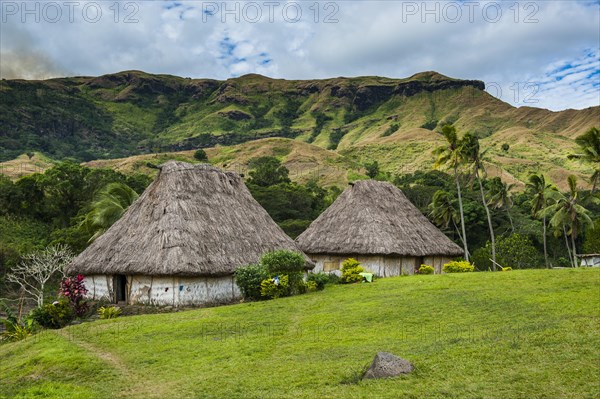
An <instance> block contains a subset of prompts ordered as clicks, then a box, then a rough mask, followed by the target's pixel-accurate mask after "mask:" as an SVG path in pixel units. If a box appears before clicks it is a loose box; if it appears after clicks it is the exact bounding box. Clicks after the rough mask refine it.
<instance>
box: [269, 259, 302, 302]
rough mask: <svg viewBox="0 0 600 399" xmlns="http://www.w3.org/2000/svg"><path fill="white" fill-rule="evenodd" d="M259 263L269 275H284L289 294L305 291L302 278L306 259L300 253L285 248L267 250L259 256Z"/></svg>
mask: <svg viewBox="0 0 600 399" xmlns="http://www.w3.org/2000/svg"><path fill="white" fill-rule="evenodd" d="M260 264H261V265H263V266H264V267H265V268H266V269H267V272H268V273H269V275H270V276H271V277H276V276H283V275H286V276H287V280H288V282H289V291H290V292H289V293H290V294H291V295H294V294H302V293H304V292H306V287H304V281H303V279H302V276H303V273H304V267H305V265H306V261H305V260H304V256H303V255H302V254H301V253H299V252H294V251H287V250H278V251H273V252H267V253H266V254H264V255H263V256H262V257H261V258H260Z"/></svg>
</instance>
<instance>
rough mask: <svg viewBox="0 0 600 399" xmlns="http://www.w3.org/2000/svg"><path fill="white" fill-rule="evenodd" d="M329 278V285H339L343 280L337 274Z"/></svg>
mask: <svg viewBox="0 0 600 399" xmlns="http://www.w3.org/2000/svg"><path fill="white" fill-rule="evenodd" d="M327 278H328V281H327V284H339V283H340V280H341V278H340V276H338V275H337V274H335V273H329V274H328V275H327Z"/></svg>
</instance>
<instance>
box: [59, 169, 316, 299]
mask: <svg viewBox="0 0 600 399" xmlns="http://www.w3.org/2000/svg"><path fill="white" fill-rule="evenodd" d="M277 249H288V250H293V251H298V252H300V250H299V249H298V246H297V245H296V244H295V243H294V241H293V240H292V239H291V238H289V237H288V236H287V235H286V234H285V233H284V232H283V230H281V229H280V228H279V226H277V224H276V223H275V222H274V221H273V219H271V217H270V216H269V215H268V214H267V212H266V211H265V210H264V209H263V208H262V207H261V206H260V205H259V204H258V202H256V201H255V200H254V198H252V195H251V194H250V192H249V191H248V189H247V188H246V186H245V185H244V182H243V181H242V179H241V178H240V176H238V175H237V174H235V173H231V172H223V171H222V170H220V169H217V168H215V167H212V166H210V165H191V164H187V163H183V162H175V161H170V162H167V163H166V164H165V165H163V166H162V168H161V170H160V172H159V174H158V177H157V178H156V180H155V181H154V182H153V183H152V184H151V185H150V186H149V187H148V188H147V189H146V191H144V193H143V194H142V195H141V196H140V197H139V199H138V200H137V201H136V202H135V203H134V204H132V205H131V206H130V207H129V209H128V210H127V211H126V212H125V214H124V215H123V217H122V218H121V219H120V220H119V221H117V222H116V223H115V224H114V225H113V226H112V227H111V228H110V229H108V230H107V231H106V232H105V233H104V234H103V235H102V236H100V237H99V238H98V239H96V240H95V241H94V242H93V243H92V244H91V245H90V246H89V247H88V248H87V249H86V250H85V251H83V252H82V253H81V254H80V255H79V256H78V257H76V258H75V260H74V261H73V262H72V263H71V264H70V265H69V267H68V270H67V272H68V273H69V274H76V273H81V274H83V275H85V276H86V280H85V283H86V286H87V287H88V289H89V293H88V295H89V296H90V297H91V298H94V299H101V298H104V299H109V300H111V301H113V302H120V301H125V302H126V303H148V304H156V305H174V306H177V305H186V304H191V305H196V304H202V303H215V302H226V301H230V300H234V299H236V298H239V297H240V292H239V290H238V287H237V285H236V284H235V282H234V279H233V272H234V271H235V270H236V269H237V268H238V267H240V266H244V265H247V264H250V263H255V262H257V261H258V260H259V258H260V257H261V255H262V254H263V253H265V252H267V251H273V250H277ZM308 265H310V267H312V264H310V262H309V260H308V258H307V266H308Z"/></svg>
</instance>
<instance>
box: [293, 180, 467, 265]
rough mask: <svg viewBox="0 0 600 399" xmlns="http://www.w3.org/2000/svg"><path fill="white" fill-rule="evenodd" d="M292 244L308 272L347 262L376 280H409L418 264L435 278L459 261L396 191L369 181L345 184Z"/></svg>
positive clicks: (452, 245) (452, 249)
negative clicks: (310, 263)
mask: <svg viewBox="0 0 600 399" xmlns="http://www.w3.org/2000/svg"><path fill="white" fill-rule="evenodd" d="M296 242H297V243H298V245H299V247H300V249H302V250H303V251H304V253H306V254H307V255H308V256H309V257H310V258H311V260H312V261H313V262H314V263H315V268H314V270H313V271H314V272H320V271H324V272H336V271H337V270H340V269H341V264H342V262H343V261H344V260H345V259H347V258H350V257H352V258H355V259H357V260H358V261H359V262H360V263H361V264H362V266H363V267H364V268H365V269H366V270H367V271H369V272H371V273H374V274H375V275H377V276H380V277H388V276H398V275H401V274H413V273H414V272H415V270H416V269H418V268H419V267H420V266H421V264H426V265H429V266H433V267H434V269H435V272H436V273H441V271H442V266H443V265H444V264H445V263H447V262H449V261H451V260H452V259H453V258H454V257H457V256H461V255H463V251H462V249H461V248H460V247H459V246H458V245H456V244H455V243H454V242H452V241H451V240H450V239H449V238H448V237H446V235H444V233H442V232H441V231H440V230H439V229H438V228H437V227H435V226H434V225H433V224H431V223H430V222H429V220H427V218H426V217H425V216H423V214H422V213H421V212H420V211H419V210H418V209H417V208H416V207H415V206H414V205H413V204H412V203H411V202H410V201H409V200H408V198H406V196H405V195H404V193H402V191H400V190H399V189H398V188H396V187H395V186H394V185H392V184H390V183H386V182H379V181H373V180H365V181H357V182H355V183H353V184H351V186H350V187H349V188H347V189H346V190H345V191H344V192H343V193H342V194H341V195H340V196H339V197H338V199H337V200H336V201H335V202H334V203H333V204H331V206H330V207H329V208H327V209H326V210H325V211H324V212H323V213H322V214H321V215H320V216H319V217H318V218H317V219H316V220H315V221H314V222H313V223H312V224H311V225H310V226H309V227H308V229H307V230H306V231H305V232H303V233H302V234H301V235H300V236H298V238H297V239H296ZM336 273H339V272H336Z"/></svg>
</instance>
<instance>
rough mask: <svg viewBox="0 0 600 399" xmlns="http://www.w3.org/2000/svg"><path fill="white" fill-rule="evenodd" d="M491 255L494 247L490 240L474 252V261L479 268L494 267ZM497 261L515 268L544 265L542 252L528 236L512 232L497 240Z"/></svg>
mask: <svg viewBox="0 0 600 399" xmlns="http://www.w3.org/2000/svg"><path fill="white" fill-rule="evenodd" d="M491 257H492V247H491V244H490V243H489V242H488V243H487V244H486V245H485V246H484V247H481V248H478V249H477V250H476V251H474V252H473V259H472V261H473V263H474V264H476V265H477V269H479V270H488V269H493V265H492V262H491V261H490V258H491ZM496 262H498V263H499V264H500V265H510V266H511V267H513V268H515V269H526V268H536V267H543V266H544V260H543V259H542V256H541V254H540V252H539V251H538V250H537V249H536V248H535V247H534V246H533V243H532V242H531V240H530V239H529V238H528V237H527V236H523V235H520V234H511V235H510V236H508V237H501V238H499V239H498V240H497V241H496Z"/></svg>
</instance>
